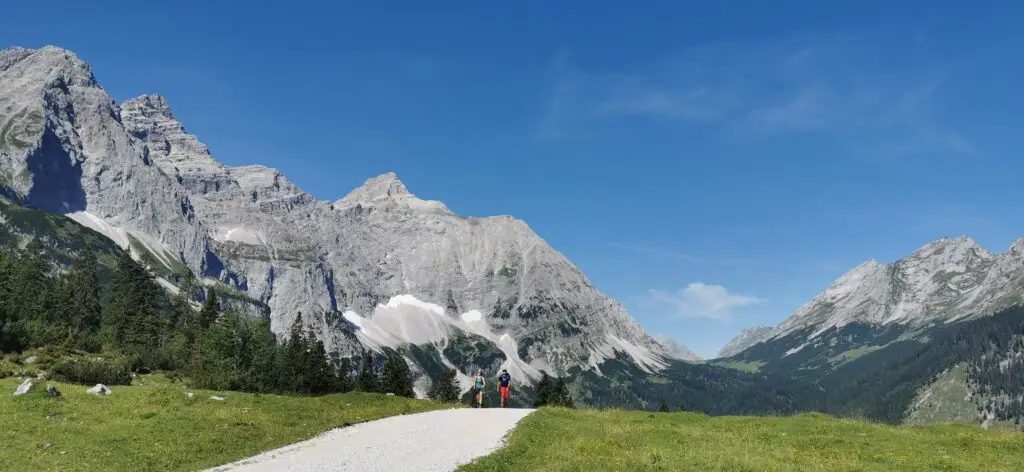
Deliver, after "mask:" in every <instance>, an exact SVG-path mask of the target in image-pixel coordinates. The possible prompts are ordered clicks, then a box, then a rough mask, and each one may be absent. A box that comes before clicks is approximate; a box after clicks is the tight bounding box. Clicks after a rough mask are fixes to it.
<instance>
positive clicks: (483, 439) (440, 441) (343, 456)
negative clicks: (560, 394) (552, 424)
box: [210, 408, 533, 472]
mask: <svg viewBox="0 0 1024 472" xmlns="http://www.w3.org/2000/svg"><path fill="white" fill-rule="evenodd" d="M532 412H533V410H531V409H515V408H508V409H501V408H485V409H482V410H478V409H473V408H459V409H454V410H440V411H431V412H427V413H417V414H414V415H401V416H392V417H390V418H384V419H381V420H377V421H370V422H367V423H360V424H357V425H353V426H349V427H347V428H338V429H333V430H331V431H328V432H326V433H323V434H321V435H320V436H317V437H315V438H313V439H310V440H308V441H302V442H300V443H295V444H292V445H290V446H285V447H282V448H280V449H274V450H272V451H268V452H264V453H263V454H259V455H257V456H253V457H250V458H248V459H243V460H241V461H238V462H235V463H232V464H227V465H224V466H221V467H217V468H214V469H210V472H214V471H216V472H221V471H247V472H257V471H267V472H270V471H274V472H280V471H290V470H294V471H300V470H301V471H307V472H328V471H332V472H334V471H358V472H391V471H395V472H398V471H401V472H415V471H446V472H447V471H452V470H455V469H456V468H457V467H458V466H460V465H462V464H466V463H469V462H470V461H472V460H473V459H475V458H477V457H481V456H485V455H487V454H490V453H491V452H493V451H494V450H496V449H498V448H499V447H501V445H502V442H503V439H504V437H505V435H506V434H508V432H509V431H511V430H512V428H513V427H515V425H516V423H518V422H519V420H521V419H523V418H524V417H526V415H529V414H530V413H532Z"/></svg>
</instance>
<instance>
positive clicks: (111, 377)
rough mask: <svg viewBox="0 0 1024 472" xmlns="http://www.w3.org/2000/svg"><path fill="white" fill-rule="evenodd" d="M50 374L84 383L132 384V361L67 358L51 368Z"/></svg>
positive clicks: (60, 378) (60, 379)
mask: <svg viewBox="0 0 1024 472" xmlns="http://www.w3.org/2000/svg"><path fill="white" fill-rule="evenodd" d="M50 376H51V377H52V378H53V379H54V380H59V381H61V382H71V383H80V384H84V385H92V384H98V383H101V384H106V385H131V383H132V370H131V362H130V361H128V360H126V359H114V360H106V359H66V360H63V361H60V362H58V363H56V364H54V365H53V367H52V368H50Z"/></svg>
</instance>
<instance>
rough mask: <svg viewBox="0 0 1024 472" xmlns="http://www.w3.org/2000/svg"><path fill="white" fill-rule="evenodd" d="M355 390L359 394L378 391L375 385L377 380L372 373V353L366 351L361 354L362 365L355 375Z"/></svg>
mask: <svg viewBox="0 0 1024 472" xmlns="http://www.w3.org/2000/svg"><path fill="white" fill-rule="evenodd" d="M355 387H356V390H359V391H360V392H377V391H379V388H378V385H377V378H376V376H375V375H374V373H373V353H372V352H369V351H366V352H364V353H363V361H362V365H361V366H360V368H359V374H358V375H356V386H355Z"/></svg>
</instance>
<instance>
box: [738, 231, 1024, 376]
mask: <svg viewBox="0 0 1024 472" xmlns="http://www.w3.org/2000/svg"><path fill="white" fill-rule="evenodd" d="M1022 302H1024V239H1018V240H1017V241H1015V242H1014V243H1013V244H1012V245H1011V246H1010V248H1009V249H1008V250H1007V251H1005V252H1003V253H992V252H989V251H988V250H986V249H985V248H984V247H982V246H981V245H979V244H978V243H977V242H976V241H974V240H973V239H971V238H970V237H967V236H961V237H958V238H941V239H938V240H936V241H933V242H931V243H929V244H927V245H925V246H922V247H921V248H919V249H918V250H916V251H914V253H913V254H911V255H909V256H907V257H904V258H902V259H899V260H897V261H895V262H892V263H888V264H883V263H880V262H878V261H876V260H874V259H869V260H867V261H865V262H864V263H862V264H860V265H858V266H857V267H855V268H853V269H852V270H850V271H849V272H847V273H845V274H843V275H842V276H841V277H839V278H838V279H836V280H835V281H834V282H832V284H831V285H830V286H829V287H828V288H827V289H826V290H825V291H824V292H822V293H820V294H818V295H817V296H816V297H815V298H814V299H813V300H811V301H810V302H808V303H807V304H805V305H804V306H802V307H800V309H798V310H797V311H796V312H795V313H794V314H793V315H792V316H790V317H789V318H787V319H785V320H784V321H783V322H782V323H780V324H779V325H778V326H777V327H774V328H769V327H764V326H758V327H755V328H751V329H748V330H745V331H743V332H742V333H740V334H739V335H738V336H737V337H736V338H735V339H733V340H732V341H731V342H730V343H729V345H728V346H726V348H723V350H722V352H721V353H720V355H719V357H729V356H732V355H735V354H738V353H740V352H742V351H743V350H745V349H747V348H749V347H751V346H753V345H756V344H758V343H761V342H766V341H771V340H779V339H781V338H785V337H786V336H787V335H790V334H793V333H802V332H806V334H805V335H804V336H802V337H800V339H801V340H802V341H804V342H813V341H814V339H816V338H817V337H819V336H820V335H821V334H823V333H825V332H826V331H828V330H829V329H832V328H842V327H843V326H846V325H850V324H853V323H863V324H868V325H879V326H885V325H899V326H905V327H908V328H920V327H923V326H927V325H930V324H933V323H952V322H957V321H965V320H970V319H974V318H978V317H980V316H984V315H990V314H992V313H994V312H996V311H999V310H1002V309H1005V308H1007V307H1010V306H1014V305H1019V304H1021V303H1022ZM803 345H804V344H803V343H801V344H799V345H797V346H794V349H795V350H798V349H801V346H803ZM795 350H794V351H793V352H795Z"/></svg>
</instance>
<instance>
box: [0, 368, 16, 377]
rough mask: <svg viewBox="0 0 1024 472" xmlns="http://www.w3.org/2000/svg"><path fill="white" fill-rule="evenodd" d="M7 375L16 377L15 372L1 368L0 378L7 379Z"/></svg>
mask: <svg viewBox="0 0 1024 472" xmlns="http://www.w3.org/2000/svg"><path fill="white" fill-rule="evenodd" d="M7 377H14V372H11V371H9V370H4V369H0V379H6V378H7Z"/></svg>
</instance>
